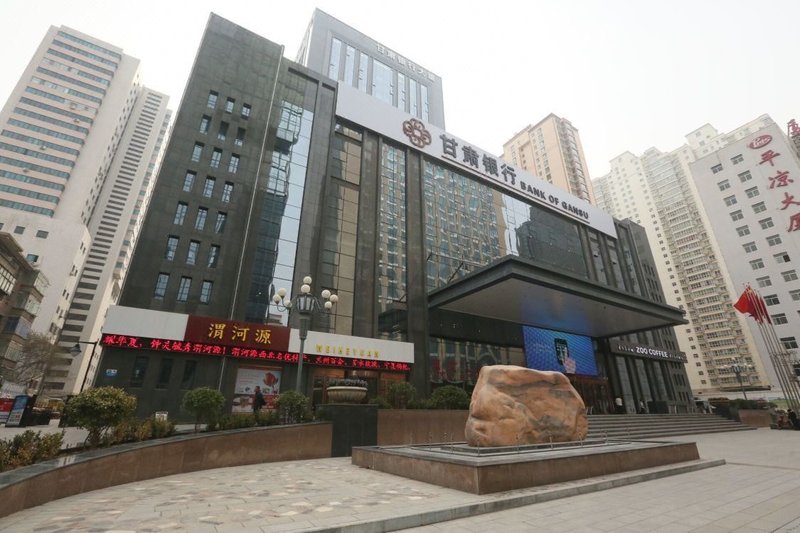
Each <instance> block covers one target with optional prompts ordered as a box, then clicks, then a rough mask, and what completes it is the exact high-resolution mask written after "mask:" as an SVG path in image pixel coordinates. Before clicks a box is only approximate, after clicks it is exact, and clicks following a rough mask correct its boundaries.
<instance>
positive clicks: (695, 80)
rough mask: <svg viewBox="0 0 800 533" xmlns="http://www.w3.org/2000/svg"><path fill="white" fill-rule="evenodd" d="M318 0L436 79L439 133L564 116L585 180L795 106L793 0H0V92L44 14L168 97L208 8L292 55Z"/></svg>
mask: <svg viewBox="0 0 800 533" xmlns="http://www.w3.org/2000/svg"><path fill="white" fill-rule="evenodd" d="M315 7H319V8H320V9H322V10H323V11H326V12H328V13H329V14H331V15H333V16H335V17H336V18H338V19H340V20H342V21H343V22H345V23H346V24H349V25H350V26H352V27H354V28H356V29H357V30H359V31H361V32H362V33H365V34H366V35H368V36H370V37H372V38H373V39H375V40H376V41H378V42H380V43H382V44H384V45H385V46H387V47H389V48H391V49H393V50H395V51H397V52H398V53H399V54H402V55H404V56H406V57H408V58H409V59H411V60H412V61H414V62H416V63H418V64H419V65H421V66H423V67H424V68H426V69H427V70H430V71H432V72H434V73H436V74H438V75H439V76H441V77H442V79H443V86H444V101H445V120H446V126H447V128H446V129H447V131H448V132H449V133H451V134H453V135H456V136H458V137H460V138H462V139H464V140H465V141H468V142H470V143H473V144H474V145H476V146H479V147H481V148H483V149H484V150H486V151H488V152H491V153H494V154H497V155H500V154H501V153H502V145H503V143H504V142H505V141H507V140H508V139H510V138H511V137H512V136H513V135H514V134H515V133H516V132H518V131H520V130H522V129H523V128H524V127H525V126H527V125H528V124H533V123H536V122H538V121H539V120H541V119H542V118H544V117H545V116H546V115H547V114H549V113H555V114H557V115H559V116H561V117H564V118H567V119H569V120H570V121H571V122H572V124H573V125H574V126H575V127H577V128H578V130H579V132H580V136H581V142H582V144H583V148H584V152H585V154H586V159H587V163H588V166H589V173H590V175H591V176H592V178H597V177H600V176H602V175H604V174H605V173H607V172H608V169H609V163H608V162H609V160H611V159H613V158H614V157H616V156H618V155H619V154H621V153H623V152H625V151H630V152H633V153H634V154H637V155H640V154H641V153H642V152H644V151H645V150H646V149H647V148H650V147H652V146H655V147H656V148H659V149H660V150H663V151H668V150H672V149H675V148H677V147H678V146H680V145H681V144H682V143H683V142H684V136H685V135H686V134H687V133H689V132H690V131H692V130H694V129H696V128H698V127H700V126H702V125H704V124H706V123H710V124H711V125H713V126H714V127H716V128H717V129H718V130H719V131H720V132H726V131H730V130H733V129H735V128H736V127H738V126H740V125H742V124H744V123H745V122H748V121H749V120H752V119H754V118H756V117H758V116H759V115H761V114H764V113H766V114H769V115H770V116H771V117H772V118H773V119H774V120H775V121H776V122H777V123H778V124H779V125H782V126H783V125H785V124H786V123H787V122H788V121H789V120H790V119H792V118H794V117H795V116H796V115H797V114H798V106H797V104H796V103H797V102H798V97H797V96H796V95H798V94H800V83H799V82H800V69H799V68H797V67H796V66H795V65H796V64H797V52H796V50H797V49H798V46H797V43H796V40H797V38H798V36H797V34H798V32H797V29H796V28H797V23H798V21H800V2H797V1H796V0H772V1H769V2H758V1H755V0H747V1H745V0H690V1H687V0H670V1H663V0H662V1H651V0H561V1H552V0H551V1H548V2H543V1H540V0H528V1H520V0H492V1H484V2H475V1H472V0H460V1H458V2H456V1H450V0H436V1H432V0H425V1H419V0H404V1H403V2H388V1H382V2H381V1H375V0H370V1H361V0H338V1H332V0H317V1H307V0H291V1H282V2H276V1H274V0H260V1H239V0H225V1H222V2H221V1H216V2H212V1H207V0H193V1H191V2H184V1H165V0H161V1H158V2H156V1H153V0H138V1H136V2H119V1H114V0H57V1H55V0H39V1H37V2H33V3H32V2H30V1H29V0H26V1H19V0H0V50H3V53H2V54H0V72H2V73H3V75H2V76H0V102H3V103H4V102H5V101H6V99H7V98H8V95H9V94H10V92H11V90H12V89H13V87H14V84H15V83H16V82H17V80H18V79H19V76H20V75H21V74H22V71H23V70H24V68H25V66H26V65H27V63H28V61H29V60H30V57H31V55H32V54H33V53H34V51H35V50H36V47H37V46H38V44H39V43H40V41H41V39H42V37H43V36H44V34H45V32H46V31H47V28H48V27H49V26H51V25H54V26H60V25H65V26H69V27H71V28H74V29H76V30H79V31H81V32H83V33H86V34H89V35H92V36H93V37H97V38H99V39H102V40H104V41H106V42H109V43H111V44H114V45H116V46H119V47H121V48H122V49H123V50H124V52H125V53H126V54H129V55H132V56H134V57H137V58H139V59H140V60H141V61H142V71H143V80H144V83H145V85H147V86H148V87H151V88H153V89H155V90H158V91H161V92H164V93H166V94H168V95H169V96H170V98H171V105H170V107H172V108H173V109H177V105H178V103H179V101H180V98H181V95H182V93H183V90H184V86H185V83H186V79H187V77H188V75H189V71H190V69H191V66H192V63H193V61H194V57H195V53H196V51H197V48H198V45H199V43H200V39H201V37H202V33H203V30H204V28H205V25H206V21H207V19H208V14H209V13H210V12H211V11H213V12H215V13H217V14H219V15H221V16H223V17H225V18H227V19H229V20H231V21H233V22H235V23H237V24H239V25H241V26H244V27H245V28H247V29H249V30H251V31H253V32H255V33H257V34H259V35H261V36H263V37H266V38H267V39H270V40H271V41H273V42H276V43H278V44H283V45H284V46H285V47H286V55H287V57H289V58H290V59H294V57H295V54H296V52H297V49H298V47H299V45H300V41H301V40H302V38H303V35H304V33H305V30H306V28H307V26H308V22H309V20H310V18H311V14H312V13H313V11H314V8H315Z"/></svg>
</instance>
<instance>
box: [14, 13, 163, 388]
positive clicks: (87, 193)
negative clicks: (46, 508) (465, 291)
mask: <svg viewBox="0 0 800 533" xmlns="http://www.w3.org/2000/svg"><path fill="white" fill-rule="evenodd" d="M166 105H167V97H166V96H165V95H163V94H160V93H157V92H154V91H151V90H149V89H147V88H145V87H143V86H142V84H141V80H140V74H139V60H138V59H135V58H133V57H131V56H128V55H126V54H123V53H122V50H121V49H120V48H118V47H116V46H113V45H110V44H108V43H104V42H102V41H100V40H98V39H95V38H93V37H90V36H88V35H85V34H83V33H80V32H78V31H75V30H73V29H70V28H67V27H64V26H62V27H58V28H56V27H51V28H50V29H49V30H48V32H47V34H46V35H45V37H44V39H43V40H42V42H41V44H40V45H39V48H38V49H37V50H36V52H35V53H34V55H33V58H32V59H31V61H30V63H29V64H28V66H27V68H26V69H25V71H24V72H23V74H22V76H21V77H20V79H19V82H18V83H17V85H16V87H15V88H14V90H13V91H12V93H11V96H10V97H9V99H8V101H7V103H6V105H5V107H3V109H2V111H0V226H2V229H4V230H5V231H8V232H9V233H12V234H13V235H14V237H15V239H17V241H19V243H20V245H21V246H22V248H23V249H24V250H25V252H26V254H27V258H28V260H29V261H30V262H31V263H32V264H34V265H36V266H37V267H38V268H39V269H40V270H41V271H42V273H43V274H44V275H45V276H46V277H47V279H48V280H49V282H50V285H49V288H48V289H47V291H46V293H45V295H44V298H43V300H42V306H41V309H40V311H39V313H38V314H37V316H36V319H35V320H34V321H33V323H32V324H19V325H18V326H17V327H20V328H27V329H31V330H34V331H39V332H42V333H47V334H49V335H51V337H52V338H53V339H54V340H55V339H59V337H60V342H61V344H62V345H63V346H64V347H65V348H69V347H73V346H74V345H75V344H76V343H77V344H79V345H80V346H81V351H82V354H83V356H81V357H76V358H75V359H70V358H69V357H65V358H63V360H61V363H62V364H58V365H56V366H55V367H53V368H52V369H51V372H50V375H49V377H48V379H47V382H46V383H45V392H46V393H50V394H52V395H59V394H63V395H66V394H69V393H72V392H75V391H77V390H79V389H80V388H81V386H82V384H83V382H85V381H87V377H88V374H90V373H91V371H92V370H91V368H89V365H91V366H94V364H95V363H96V361H89V359H90V354H91V353H93V350H92V348H93V346H94V345H91V344H87V342H94V341H96V340H97V338H98V336H99V328H100V324H99V321H98V319H100V318H102V317H103V315H104V314H105V308H106V307H107V306H108V305H109V304H110V303H113V302H114V301H115V299H116V298H117V296H118V295H119V292H120V288H121V283H122V280H123V277H124V273H125V268H126V264H127V259H126V257H127V255H128V254H129V253H130V252H129V249H130V247H131V246H132V245H133V242H134V239H135V235H136V228H137V226H138V224H139V218H140V217H141V208H142V206H143V204H144V202H146V200H147V197H148V195H149V192H150V189H151V186H152V177H153V175H154V174H153V171H154V167H155V166H156V165H157V163H158V154H159V153H160V147H161V144H162V141H163V138H164V135H165V132H166V125H167V123H168V121H169V113H168V112H167V109H166Z"/></svg>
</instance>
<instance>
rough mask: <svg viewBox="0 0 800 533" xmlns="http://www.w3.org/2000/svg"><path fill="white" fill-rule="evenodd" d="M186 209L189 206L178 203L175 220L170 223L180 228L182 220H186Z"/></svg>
mask: <svg viewBox="0 0 800 533" xmlns="http://www.w3.org/2000/svg"><path fill="white" fill-rule="evenodd" d="M187 209H189V204H187V203H185V202H178V208H177V209H175V218H174V219H173V220H172V223H173V224H176V225H178V226H182V225H183V219H185V218H186V210H187Z"/></svg>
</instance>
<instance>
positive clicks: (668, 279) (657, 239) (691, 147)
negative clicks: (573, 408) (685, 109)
mask: <svg viewBox="0 0 800 533" xmlns="http://www.w3.org/2000/svg"><path fill="white" fill-rule="evenodd" d="M769 124H773V122H772V120H771V119H770V118H769V117H768V116H766V115H764V116H761V117H759V118H757V119H756V120H754V121H752V122H750V123H748V124H746V125H744V126H742V127H740V128H738V129H737V130H735V131H733V132H731V133H728V134H719V133H718V132H717V131H716V130H715V129H714V128H713V127H712V126H710V125H705V126H703V127H701V128H698V129H697V130H695V131H693V132H691V133H690V134H689V135H687V137H686V139H687V144H685V145H683V146H681V147H679V148H677V149H675V150H673V151H671V152H666V153H664V152H661V151H659V150H657V149H655V148H650V149H648V150H646V151H645V153H644V154H642V156H641V157H637V156H635V155H634V154H632V153H630V152H626V153H624V154H622V155H620V156H618V157H617V158H615V159H613V160H612V161H611V172H610V173H609V174H607V175H606V176H603V177H601V178H598V179H597V180H595V182H594V190H595V197H596V199H597V204H598V206H599V207H601V208H603V209H605V210H607V211H608V212H609V213H611V214H613V215H614V216H616V217H618V218H630V219H632V220H634V221H635V222H637V223H639V224H641V225H642V226H644V227H645V229H646V231H647V236H648V240H649V241H650V243H651V246H652V248H653V251H654V255H656V258H657V259H661V261H660V263H659V264H658V271H659V272H658V274H659V277H660V279H661V281H662V284H663V285H664V287H665V293H666V296H667V303H669V304H671V305H675V306H677V307H680V308H681V309H684V310H686V318H687V319H688V320H689V324H687V325H686V326H681V327H676V328H675V333H676V335H677V337H678V344H679V346H680V349H681V350H682V351H684V352H685V353H686V355H687V358H688V360H689V361H688V363H687V374H688V375H689V379H690V381H691V386H692V390H693V391H694V392H695V393H696V394H698V395H702V396H705V397H709V396H713V395H715V394H716V395H719V394H724V395H728V396H732V397H733V396H736V395H737V394H738V392H737V391H738V390H739V383H738V381H737V380H736V377H735V375H734V374H733V372H732V371H731V370H730V365H731V364H733V363H734V362H738V363H740V364H743V365H746V366H747V365H749V366H751V367H752V368H751V369H749V370H748V371H747V372H746V373H745V374H744V375H743V379H744V384H745V386H746V387H747V388H749V389H756V390H766V389H768V388H769V387H770V386H772V387H773V388H776V386H777V384H778V381H777V377H776V376H775V374H774V371H773V369H772V367H771V365H770V363H769V359H768V356H767V354H766V352H760V351H759V349H758V346H757V344H756V342H755V337H754V335H753V332H752V331H751V330H750V325H749V324H748V320H750V321H752V319H747V318H745V317H743V316H742V315H740V314H739V313H738V312H736V311H735V310H734V309H733V303H734V302H735V301H736V299H737V298H738V296H739V294H740V293H741V290H740V286H739V285H737V283H736V282H735V280H734V279H733V278H732V277H731V274H730V273H729V271H728V266H727V262H726V260H725V259H724V257H723V253H722V251H721V249H720V244H719V242H720V239H724V238H725V236H724V235H723V234H724V233H725V230H727V229H732V228H733V226H732V225H731V224H728V226H729V227H719V224H716V225H715V224H712V223H711V221H710V219H709V217H708V216H707V214H706V211H705V210H704V209H703V203H702V202H701V200H700V197H699V194H698V191H697V189H696V186H695V180H694V179H692V174H691V169H690V165H691V163H692V162H693V161H695V160H696V159H698V158H703V157H707V156H708V155H709V154H712V153H715V152H716V151H717V150H719V149H720V148H722V147H724V146H727V145H729V144H731V143H736V142H737V141H739V140H740V139H743V138H745V137H747V136H749V135H751V134H752V133H753V132H755V131H758V130H760V129H762V128H763V127H765V126H767V125H769Z"/></svg>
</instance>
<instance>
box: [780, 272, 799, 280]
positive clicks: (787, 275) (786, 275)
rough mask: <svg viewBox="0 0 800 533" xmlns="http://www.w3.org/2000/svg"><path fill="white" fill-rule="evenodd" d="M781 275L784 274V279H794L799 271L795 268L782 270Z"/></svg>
mask: <svg viewBox="0 0 800 533" xmlns="http://www.w3.org/2000/svg"><path fill="white" fill-rule="evenodd" d="M781 276H783V281H794V280H796V279H797V272H796V271H794V270H787V271H786V272H781Z"/></svg>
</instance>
